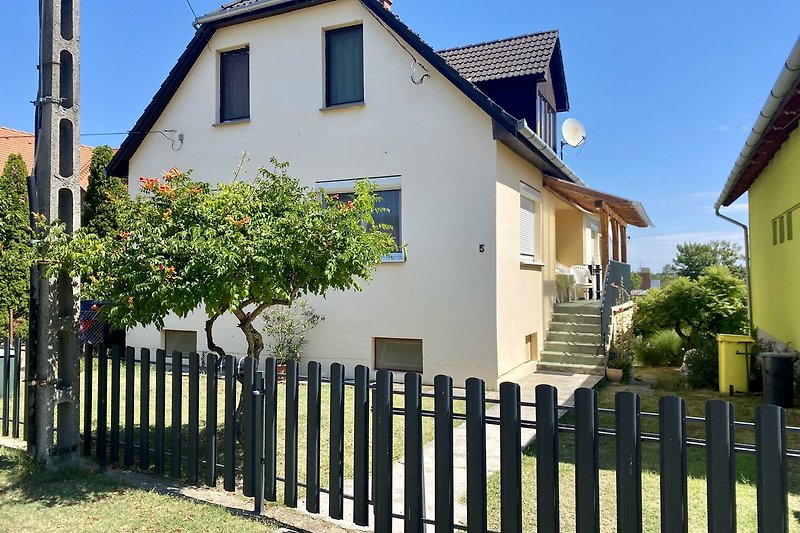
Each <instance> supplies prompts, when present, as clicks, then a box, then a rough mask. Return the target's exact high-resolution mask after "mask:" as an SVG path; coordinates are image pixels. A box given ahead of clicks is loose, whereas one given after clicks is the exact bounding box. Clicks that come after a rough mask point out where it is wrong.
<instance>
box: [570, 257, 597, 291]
mask: <svg viewBox="0 0 800 533" xmlns="http://www.w3.org/2000/svg"><path fill="white" fill-rule="evenodd" d="M569 273H570V274H572V277H573V278H574V279H575V285H573V286H572V294H573V299H575V300H577V299H578V294H579V293H578V291H581V292H580V295H581V296H582V297H583V298H588V296H587V292H588V291H589V290H590V289H593V288H594V276H592V271H591V270H589V267H587V266H586V265H573V266H571V267H569Z"/></svg>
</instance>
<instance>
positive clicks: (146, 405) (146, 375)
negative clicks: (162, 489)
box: [139, 348, 150, 470]
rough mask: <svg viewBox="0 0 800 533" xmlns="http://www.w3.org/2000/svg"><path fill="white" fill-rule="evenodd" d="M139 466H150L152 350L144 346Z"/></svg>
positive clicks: (141, 378) (141, 368) (140, 400)
mask: <svg viewBox="0 0 800 533" xmlns="http://www.w3.org/2000/svg"><path fill="white" fill-rule="evenodd" d="M139 357H140V359H141V361H140V363H139V379H140V382H141V387H140V388H141V392H140V394H141V396H140V397H139V468H141V469H142V470H147V469H148V468H150V350H148V349H147V348H142V351H141V352H140V355H139Z"/></svg>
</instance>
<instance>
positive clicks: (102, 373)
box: [97, 344, 108, 470]
mask: <svg viewBox="0 0 800 533" xmlns="http://www.w3.org/2000/svg"><path fill="white" fill-rule="evenodd" d="M97 355H98V357H97V462H98V463H99V465H100V469H101V470H102V469H105V467H106V461H107V460H108V457H107V456H106V432H107V431H108V419H107V418H106V417H107V414H106V399H107V397H108V396H107V394H108V381H107V379H108V378H107V376H108V352H107V350H106V347H105V345H104V344H101V345H100V346H99V348H98V354H97Z"/></svg>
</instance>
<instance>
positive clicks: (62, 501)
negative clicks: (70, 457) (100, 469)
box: [0, 447, 276, 533]
mask: <svg viewBox="0 0 800 533" xmlns="http://www.w3.org/2000/svg"><path fill="white" fill-rule="evenodd" d="M0 524H3V529H4V530H7V531H90V532H91V531H97V532H106V531H158V532H162V531H164V532H167V531H174V532H184V533H191V532H213V531H237V532H245V531H246V532H250V531H252V532H256V531H260V532H269V531H274V530H275V527H276V526H274V525H271V524H270V523H268V522H266V521H261V522H259V521H254V520H249V519H246V518H242V517H236V516H233V515H231V514H230V513H228V512H227V511H226V510H225V509H223V508H221V507H218V506H211V505H203V504H198V503H194V502H191V501H188V500H186V499H183V498H177V497H172V496H163V495H159V494H157V493H155V492H148V491H144V490H140V489H134V488H130V487H127V486H125V485H122V484H120V483H118V482H116V481H114V480H111V479H109V478H107V477H105V476H103V475H101V474H99V473H97V472H89V471H87V470H83V469H80V468H77V467H73V468H67V469H64V470H61V471H57V472H47V471H44V470H42V469H41V468H40V467H39V466H38V465H37V464H35V463H34V462H33V461H32V460H31V459H30V458H29V457H28V455H27V454H25V453H24V452H22V451H19V450H12V449H8V448H3V447H0ZM6 528H7V529H6Z"/></svg>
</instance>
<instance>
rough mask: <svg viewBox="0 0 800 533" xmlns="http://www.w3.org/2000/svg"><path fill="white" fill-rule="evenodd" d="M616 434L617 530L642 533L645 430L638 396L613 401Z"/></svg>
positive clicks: (622, 396)
mask: <svg viewBox="0 0 800 533" xmlns="http://www.w3.org/2000/svg"><path fill="white" fill-rule="evenodd" d="M614 403H615V418H616V420H615V422H616V423H615V425H616V433H617V446H616V447H617V530H618V531H619V533H640V532H641V531H642V426H641V415H640V412H641V407H640V399H639V395H638V394H634V393H632V392H618V393H617V394H616V397H615V398H614Z"/></svg>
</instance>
